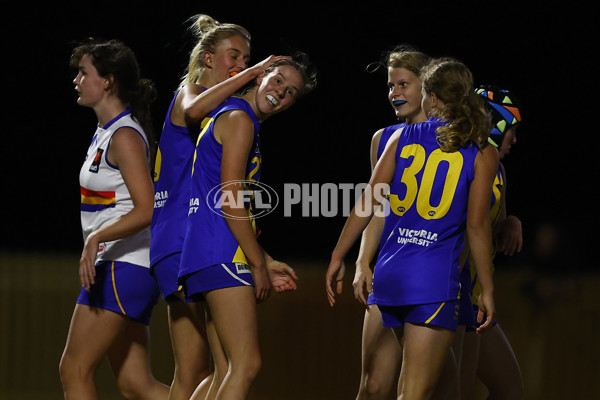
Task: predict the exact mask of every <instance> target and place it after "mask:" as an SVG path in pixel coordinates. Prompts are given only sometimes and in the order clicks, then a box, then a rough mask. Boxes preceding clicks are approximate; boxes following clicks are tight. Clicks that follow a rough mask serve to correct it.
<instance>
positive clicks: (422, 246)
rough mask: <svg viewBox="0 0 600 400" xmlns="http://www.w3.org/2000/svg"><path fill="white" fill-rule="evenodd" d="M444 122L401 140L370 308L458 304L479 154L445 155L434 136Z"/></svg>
mask: <svg viewBox="0 0 600 400" xmlns="http://www.w3.org/2000/svg"><path fill="white" fill-rule="evenodd" d="M443 124H444V122H443V121H441V120H438V119H434V118H430V119H429V120H427V121H426V122H423V123H418V124H412V125H407V126H406V127H404V130H403V132H402V134H401V135H400V137H399V140H398V148H397V150H396V172H395V174H394V178H393V180H392V183H391V185H390V195H389V203H390V210H391V211H390V213H389V215H388V216H387V217H386V221H385V225H386V227H385V228H384V232H389V235H388V236H387V237H385V238H384V237H382V241H383V242H382V248H381V251H380V253H379V257H378V259H377V263H376V265H375V271H374V279H373V292H372V295H371V296H370V297H369V303H370V304H378V305H397V306H401V305H411V304H426V303H435V302H443V301H446V300H455V299H457V298H458V292H459V279H458V278H459V269H460V263H459V254H460V251H461V250H462V248H463V244H464V233H465V229H466V218H467V203H468V194H469V186H470V183H471V182H472V180H473V178H474V163H475V157H476V155H477V152H478V149H477V147H476V146H474V145H469V146H468V147H467V148H464V149H459V150H458V151H455V152H443V151H442V150H441V149H440V148H439V145H438V143H437V140H436V134H435V131H436V129H437V128H438V127H440V126H442V125H443Z"/></svg>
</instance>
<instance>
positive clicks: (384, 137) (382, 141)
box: [377, 122, 406, 160]
mask: <svg viewBox="0 0 600 400" xmlns="http://www.w3.org/2000/svg"><path fill="white" fill-rule="evenodd" d="M404 126H406V122H402V123H400V124H396V125H390V126H386V127H385V128H383V132H381V136H380V137H379V146H378V147H377V159H378V160H379V159H380V158H381V155H382V154H383V151H384V150H385V145H386V144H387V142H388V140H390V137H392V135H393V134H394V132H396V131H397V130H398V129H400V128H402V127H404Z"/></svg>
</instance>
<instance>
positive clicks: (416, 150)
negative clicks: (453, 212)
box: [389, 143, 463, 219]
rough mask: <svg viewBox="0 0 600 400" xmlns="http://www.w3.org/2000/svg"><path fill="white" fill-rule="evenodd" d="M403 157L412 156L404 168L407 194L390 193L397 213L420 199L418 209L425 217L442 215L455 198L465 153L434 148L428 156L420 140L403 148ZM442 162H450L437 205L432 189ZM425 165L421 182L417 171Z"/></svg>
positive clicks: (392, 207) (403, 181)
mask: <svg viewBox="0 0 600 400" xmlns="http://www.w3.org/2000/svg"><path fill="white" fill-rule="evenodd" d="M400 157H401V158H405V159H408V158H410V157H412V158H413V160H412V162H411V163H410V165H409V166H408V167H406V168H405V169H404V173H403V174H402V178H401V181H402V183H404V184H405V185H406V195H405V196H404V199H400V198H398V195H395V194H390V196H389V199H390V208H391V210H392V211H393V212H394V213H395V214H397V215H400V216H401V215H404V213H405V212H406V211H407V210H408V209H410V207H412V205H413V203H414V202H415V199H416V202H417V212H418V213H419V215H420V216H421V217H422V218H424V219H439V218H442V217H443V216H444V215H446V213H447V212H448V210H449V209H450V206H451V205H452V199H453V198H454V193H455V192H456V187H457V186H458V181H459V179H460V173H461V171H462V167H463V157H462V154H461V153H460V152H458V151H456V152H453V153H446V152H443V151H442V150H441V149H436V150H434V151H433V152H432V153H431V154H430V155H429V157H426V153H425V149H424V148H423V146H421V145H420V144H416V143H413V144H410V145H407V146H404V147H403V148H402V152H401V153H400ZM442 162H447V163H448V171H447V173H446V177H445V179H444V189H443V191H442V195H441V198H440V202H439V204H438V205H437V206H432V205H431V191H432V190H433V182H434V179H435V177H436V174H437V171H438V168H439V166H440V164H441V163H442ZM423 167H425V170H424V171H423V177H422V178H421V184H420V187H419V182H418V181H417V177H416V175H417V174H418V173H419V172H420V171H421V170H422V169H423Z"/></svg>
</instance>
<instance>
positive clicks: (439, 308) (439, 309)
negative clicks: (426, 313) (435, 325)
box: [425, 302, 446, 324]
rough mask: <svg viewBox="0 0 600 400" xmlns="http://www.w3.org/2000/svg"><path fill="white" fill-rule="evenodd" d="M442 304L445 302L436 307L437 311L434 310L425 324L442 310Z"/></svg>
mask: <svg viewBox="0 0 600 400" xmlns="http://www.w3.org/2000/svg"><path fill="white" fill-rule="evenodd" d="M444 304H446V302H443V303H442V304H440V306H439V307H438V309H437V310H436V312H434V313H433V315H432V316H431V317H429V319H428V320H427V321H425V323H426V324H428V323H430V322H431V321H432V320H433V319H434V318H435V317H436V316H437V315H438V314H439V313H440V311H441V310H442V307H444Z"/></svg>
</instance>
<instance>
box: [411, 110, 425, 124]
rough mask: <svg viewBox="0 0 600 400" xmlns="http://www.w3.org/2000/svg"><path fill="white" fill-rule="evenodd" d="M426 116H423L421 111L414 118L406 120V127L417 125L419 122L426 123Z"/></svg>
mask: <svg viewBox="0 0 600 400" xmlns="http://www.w3.org/2000/svg"><path fill="white" fill-rule="evenodd" d="M427 119H428V118H427V115H425V113H424V112H423V110H421V112H420V113H418V114H417V115H415V116H412V117H409V118H406V124H407V125H412V124H418V123H420V122H425V121H427Z"/></svg>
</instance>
